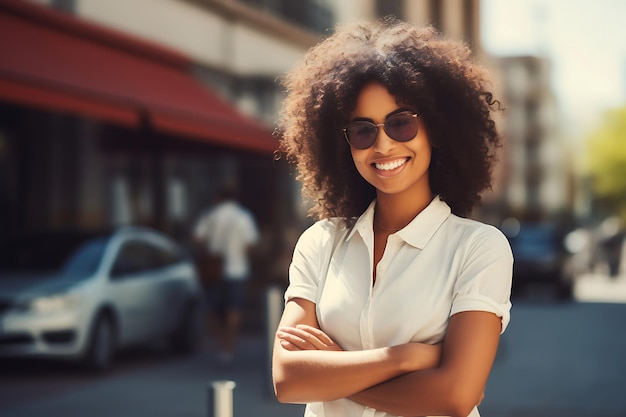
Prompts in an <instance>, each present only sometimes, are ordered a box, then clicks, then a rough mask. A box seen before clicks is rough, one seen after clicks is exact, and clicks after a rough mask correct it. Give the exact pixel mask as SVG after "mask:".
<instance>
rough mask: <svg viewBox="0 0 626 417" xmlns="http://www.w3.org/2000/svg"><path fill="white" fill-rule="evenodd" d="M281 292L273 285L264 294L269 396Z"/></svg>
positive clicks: (272, 392) (272, 391)
mask: <svg viewBox="0 0 626 417" xmlns="http://www.w3.org/2000/svg"><path fill="white" fill-rule="evenodd" d="M283 294H284V290H283V289H281V288H280V287H278V286H276V285H274V286H271V287H269V288H268V289H267V294H266V300H265V302H266V305H265V308H266V317H265V321H266V323H265V325H266V326H265V330H266V332H267V333H266V340H267V365H266V369H267V375H268V378H267V390H266V391H267V394H268V395H269V396H272V397H273V396H274V386H273V384H272V381H271V379H272V378H271V376H272V350H273V348H274V336H275V334H276V330H277V329H278V323H279V322H280V317H281V316H282V315H283V307H284V301H283Z"/></svg>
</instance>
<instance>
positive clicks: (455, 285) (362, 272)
mask: <svg viewBox="0 0 626 417" xmlns="http://www.w3.org/2000/svg"><path fill="white" fill-rule="evenodd" d="M374 206H375V201H374V202H372V204H371V205H370V207H369V208H368V209H367V210H366V211H365V213H364V214H363V215H362V216H361V217H360V218H359V219H358V220H357V222H356V223H355V225H354V226H353V227H352V228H350V229H348V228H346V227H345V226H344V224H343V222H342V221H340V220H339V219H328V220H322V221H319V222H317V223H315V224H314V225H313V226H311V227H310V228H309V229H307V230H306V231H305V232H304V233H303V234H302V236H301V237H300V239H299V240H298V243H297V245H296V248H295V252H294V256H293V261H292V263H291V266H290V269H289V279H290V285H289V288H288V289H287V291H286V293H285V300H286V301H288V300H290V299H292V298H303V299H306V300H309V301H312V302H314V303H315V304H316V312H317V319H318V322H319V324H320V327H321V328H322V330H324V331H325V332H326V333H327V334H328V335H329V336H330V337H331V338H333V339H334V340H335V341H336V342H337V343H339V345H341V346H342V347H343V348H344V349H346V350H364V349H373V348H380V347H385V346H394V345H398V344H404V343H409V342H422V343H437V342H441V341H442V340H443V338H444V336H445V334H446V330H447V327H448V322H449V319H450V317H451V316H452V315H453V314H456V313H459V312H462V311H469V310H479V311H488V312H492V313H494V314H496V315H497V316H498V317H500V318H501V321H502V331H504V329H505V328H506V326H507V324H508V322H509V313H510V309H511V303H510V290H511V278H512V266H513V257H512V254H511V249H510V247H509V244H508V241H507V240H506V238H505V237H504V235H503V234H502V233H501V232H500V231H499V230H498V229H496V228H495V227H493V226H489V225H486V224H483V223H480V222H477V221H474V220H469V219H465V218H461V217H457V216H455V215H453V214H451V211H450V207H449V206H448V205H447V204H446V203H445V202H443V201H441V200H440V199H439V198H438V197H437V198H435V199H434V200H433V201H432V202H431V203H430V205H429V206H428V207H427V208H426V209H424V210H423V211H422V212H421V213H420V214H419V215H418V216H417V217H415V219H413V221H411V223H409V224H408V225H407V226H406V227H405V228H403V229H402V230H400V231H398V232H396V233H394V234H391V235H390V236H389V238H388V241H387V246H386V248H385V252H384V254H383V256H382V258H381V260H380V262H379V263H378V266H377V269H376V282H375V284H374V285H372V276H373V263H374V261H373V253H374V232H373V219H374ZM305 416H307V417H313V416H316V417H322V416H326V417H337V416H341V417H353V416H359V417H361V416H376V417H383V416H384V417H389V416H390V414H387V413H384V412H381V411H377V410H374V409H372V408H369V407H365V406H363V405H360V404H357V403H355V402H353V401H351V400H348V399H340V400H337V401H331V402H325V403H312V404H309V405H307V409H306V412H305ZM470 416H471V417H476V416H479V414H478V410H477V409H476V408H474V410H473V411H472V413H471V414H470Z"/></svg>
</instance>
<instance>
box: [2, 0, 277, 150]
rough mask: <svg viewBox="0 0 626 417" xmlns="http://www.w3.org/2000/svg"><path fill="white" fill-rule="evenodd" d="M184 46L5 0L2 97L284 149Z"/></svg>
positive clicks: (225, 142)
mask: <svg viewBox="0 0 626 417" xmlns="http://www.w3.org/2000/svg"><path fill="white" fill-rule="evenodd" d="M191 65H192V62H191V61H190V60H189V59H188V58H187V57H185V56H184V55H181V54H179V53H177V52H174V51H172V50H169V49H166V48H163V47H160V46H157V45H154V44H151V43H148V42H145V41H141V40H138V39H136V38H133V37H131V36H128V35H124V34H121V33H118V32H115V31H112V30H110V29H106V28H103V27H100V26H97V25H95V24H91V23H87V22H85V21H81V20H79V19H77V18H75V17H73V16H70V15H66V14H64V13H60V12H57V11H54V10H51V9H49V8H46V7H42V6H39V5H35V4H30V3H29V2H25V1H20V0H10V1H5V0H3V1H1V2H0V100H4V101H11V102H15V103H19V104H23V105H27V106H35V107H43V108H46V109H53V110H57V111H67V112H72V113H77V114H80V115H83V116H87V117H92V118H97V119H101V120H105V121H107V122H111V123H116V124H122V125H125V126H129V127H137V126H139V125H140V115H141V114H147V115H148V117H149V120H150V122H151V124H152V126H153V127H154V128H155V129H157V130H161V131H165V132H169V133H173V134H175V135H183V136H188V137H189V138H196V139H201V140H206V141H210V142H212V143H215V144H216V145H218V146H224V147H232V148H237V149H244V150H248V151H254V152H262V153H266V152H272V151H274V150H275V149H276V148H277V147H278V142H277V140H276V139H275V138H274V137H272V135H271V132H270V130H269V129H268V128H267V127H266V126H265V125H263V124H261V123H260V122H258V121H256V120H253V119H251V118H249V117H246V116H244V115H242V114H241V113H239V112H238V111H237V110H236V109H235V108H234V107H233V106H232V105H231V104H230V103H228V102H226V101H224V100H222V99H221V98H220V97H218V96H216V95H215V93H213V92H211V91H210V90H209V89H208V88H207V87H206V86H204V85H202V84H201V83H200V82H199V81H197V80H196V79H195V78H194V77H193V76H192V75H191V74H190V69H191Z"/></svg>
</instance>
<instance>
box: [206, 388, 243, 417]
mask: <svg viewBox="0 0 626 417" xmlns="http://www.w3.org/2000/svg"><path fill="white" fill-rule="evenodd" d="M236 385H237V384H235V381H214V382H212V383H211V385H210V386H209V417H233V390H234V389H235V386H236Z"/></svg>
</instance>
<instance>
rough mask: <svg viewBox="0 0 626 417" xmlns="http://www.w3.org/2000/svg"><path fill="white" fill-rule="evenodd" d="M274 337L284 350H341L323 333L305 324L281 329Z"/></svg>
mask: <svg viewBox="0 0 626 417" xmlns="http://www.w3.org/2000/svg"><path fill="white" fill-rule="evenodd" d="M276 336H277V337H278V340H279V341H280V345H281V346H282V347H283V348H285V349H286V350H292V351H293V350H334V351H342V350H343V349H342V348H341V346H339V345H338V344H337V343H336V342H335V341H334V340H333V339H331V338H330V336H328V335H327V334H326V333H325V332H323V331H322V330H320V329H318V328H315V327H313V326H308V325H306V324H298V325H297V326H296V327H281V328H279V329H278V331H277V332H276Z"/></svg>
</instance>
